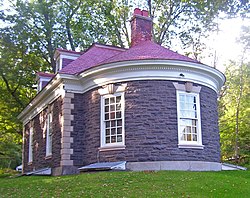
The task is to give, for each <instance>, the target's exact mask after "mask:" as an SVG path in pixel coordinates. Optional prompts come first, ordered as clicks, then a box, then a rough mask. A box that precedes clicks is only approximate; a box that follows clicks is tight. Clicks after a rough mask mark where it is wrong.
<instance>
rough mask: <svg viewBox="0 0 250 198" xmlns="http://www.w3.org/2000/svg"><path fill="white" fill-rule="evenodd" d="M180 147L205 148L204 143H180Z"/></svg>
mask: <svg viewBox="0 0 250 198" xmlns="http://www.w3.org/2000/svg"><path fill="white" fill-rule="evenodd" d="M178 148H189V149H204V145H201V144H178Z"/></svg>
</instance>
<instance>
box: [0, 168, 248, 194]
mask: <svg viewBox="0 0 250 198" xmlns="http://www.w3.org/2000/svg"><path fill="white" fill-rule="evenodd" d="M0 197H25V198H26V197H46V198H47V197H191V198H192V197H220V198H221V197H241V198H243V197H250V171H221V172H182V171H159V172H97V173H85V174H80V175H71V176H60V177H47V176H46V177H45V176H29V177H28V176H24V177H17V178H9V177H5V178H1V177H0Z"/></svg>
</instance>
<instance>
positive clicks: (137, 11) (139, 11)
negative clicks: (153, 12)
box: [134, 8, 142, 16]
mask: <svg viewBox="0 0 250 198" xmlns="http://www.w3.org/2000/svg"><path fill="white" fill-rule="evenodd" d="M134 15H141V16H142V11H141V9H140V8H135V9H134Z"/></svg>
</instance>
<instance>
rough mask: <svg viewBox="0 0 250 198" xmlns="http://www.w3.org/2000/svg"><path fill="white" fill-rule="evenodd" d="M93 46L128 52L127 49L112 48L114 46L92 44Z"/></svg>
mask: <svg viewBox="0 0 250 198" xmlns="http://www.w3.org/2000/svg"><path fill="white" fill-rule="evenodd" d="M93 45H95V46H96V47H100V48H107V49H114V50H119V51H126V50H128V49H126V48H123V47H118V46H114V45H107V44H102V43H93Z"/></svg>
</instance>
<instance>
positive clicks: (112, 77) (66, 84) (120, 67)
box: [18, 60, 225, 123]
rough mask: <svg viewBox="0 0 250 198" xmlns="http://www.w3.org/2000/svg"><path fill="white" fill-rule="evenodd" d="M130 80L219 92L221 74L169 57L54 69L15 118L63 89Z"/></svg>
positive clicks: (34, 109) (83, 89) (37, 109)
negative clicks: (72, 71) (64, 70)
mask: <svg viewBox="0 0 250 198" xmlns="http://www.w3.org/2000/svg"><path fill="white" fill-rule="evenodd" d="M133 80H172V81H184V82H193V83H198V84H201V85H204V86H207V87H209V88H211V89H213V90H214V91H216V92H219V90H220V89H221V87H222V85H223V84H224V82H225V76H224V75H223V74H222V73H221V72H220V71H218V70H216V69H214V68H212V67H209V66H206V65H203V64H199V63H191V62H185V61H173V60H137V61H124V62H116V63H110V64H105V65H100V66H96V67H93V68H91V69H88V70H86V71H84V72H82V73H81V74H79V75H78V76H75V75H69V74H60V73H58V74H57V75H56V76H55V77H54V78H53V80H51V81H50V82H49V84H48V85H47V86H46V87H45V88H44V89H43V90H42V91H41V92H40V93H39V94H38V95H37V96H36V97H35V98H34V99H33V100H32V101H31V102H30V104H29V105H28V106H27V107H26V108H25V109H24V110H23V111H22V112H21V113H20V115H19V116H18V118H19V119H20V120H21V121H23V122H24V123H27V122H28V121H29V120H30V119H32V118H33V117H34V116H35V115H37V114H38V113H39V112H41V111H42V110H43V109H44V108H45V107H46V105H47V104H49V103H51V102H52V101H53V100H55V99H56V98H57V97H59V96H61V95H63V94H64V93H65V91H67V92H72V93H85V92H86V91H89V90H91V89H93V88H96V87H100V86H103V85H106V84H110V83H118V82H126V81H133Z"/></svg>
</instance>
